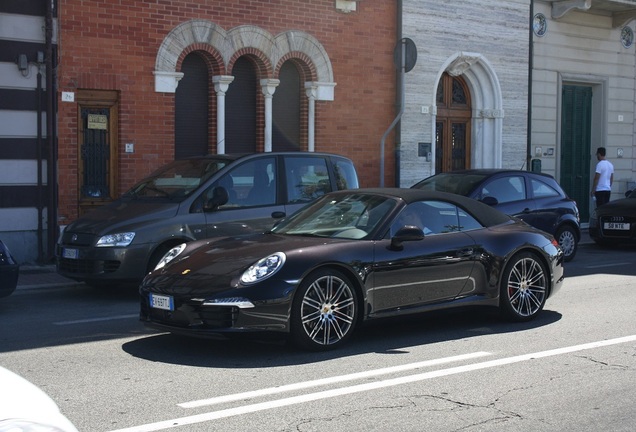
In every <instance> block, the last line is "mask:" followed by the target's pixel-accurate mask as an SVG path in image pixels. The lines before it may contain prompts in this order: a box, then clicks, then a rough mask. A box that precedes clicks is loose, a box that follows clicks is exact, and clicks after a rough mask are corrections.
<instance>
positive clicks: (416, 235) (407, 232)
mask: <svg viewBox="0 0 636 432" xmlns="http://www.w3.org/2000/svg"><path fill="white" fill-rule="evenodd" d="M423 238H424V231H422V229H421V228H419V227H416V226H415V225H405V226H404V227H402V228H400V229H399V230H398V232H396V233H395V235H394V236H393V237H392V238H391V248H392V249H396V250H401V249H402V248H403V246H402V243H404V242H405V241H418V240H422V239H423Z"/></svg>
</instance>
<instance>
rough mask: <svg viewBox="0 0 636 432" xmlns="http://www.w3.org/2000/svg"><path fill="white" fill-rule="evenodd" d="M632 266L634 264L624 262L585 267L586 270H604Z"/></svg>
mask: <svg viewBox="0 0 636 432" xmlns="http://www.w3.org/2000/svg"><path fill="white" fill-rule="evenodd" d="M626 265H632V263H628V262H623V263H612V264H599V265H593V266H585V268H590V269H595V268H603V267H617V266H626Z"/></svg>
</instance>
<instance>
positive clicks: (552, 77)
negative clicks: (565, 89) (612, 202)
mask: <svg viewBox="0 0 636 432" xmlns="http://www.w3.org/2000/svg"><path fill="white" fill-rule="evenodd" d="M539 12H540V13H543V14H544V15H545V16H546V18H547V19H548V27H547V33H546V35H545V36H544V37H541V38H537V37H535V39H534V53H535V56H534V70H533V101H532V126H531V127H532V148H533V156H534V149H535V148H536V147H542V149H544V151H545V149H546V148H550V147H552V148H555V154H554V156H552V157H549V156H542V168H543V171H544V172H548V173H550V174H552V175H554V176H555V177H556V178H557V180H558V179H559V176H560V172H559V171H560V163H561V161H560V153H559V145H560V136H559V133H560V106H559V101H560V99H559V94H560V92H561V84H562V83H564V82H565V83H568V84H581V85H591V86H592V87H593V89H594V90H593V111H594V113H593V120H592V143H591V146H592V148H591V155H590V173H592V172H593V170H594V166H595V164H596V158H595V157H594V154H593V153H594V152H595V150H596V147H599V146H605V147H606V148H607V156H608V159H610V160H611V162H612V163H613V164H614V168H615V175H614V179H615V183H614V186H613V188H612V198H611V199H618V198H622V197H623V195H624V192H625V190H626V189H627V186H628V183H630V182H633V181H634V179H635V178H636V176H635V174H634V172H635V169H636V164H635V159H634V130H635V122H634V115H635V113H634V101H635V91H634V80H635V77H636V68H635V62H636V54H635V48H634V46H633V45H632V46H631V47H629V48H625V47H623V46H622V44H621V42H620V33H621V27H616V28H614V27H612V18H611V16H609V14H603V13H601V12H597V13H595V12H593V11H587V12H583V11H578V10H574V11H571V12H569V13H568V14H566V15H565V16H564V17H562V18H560V19H558V20H554V19H552V18H551V7H550V2H547V1H538V2H535V13H539ZM635 24H636V23H635V22H634V21H632V22H631V23H629V25H630V26H631V27H632V29H633V28H634V27H635ZM599 99H601V100H599ZM619 116H622V121H621V120H620V117H619ZM619 148H621V149H623V152H624V155H623V158H620V159H619V158H618V157H617V151H618V149H619Z"/></svg>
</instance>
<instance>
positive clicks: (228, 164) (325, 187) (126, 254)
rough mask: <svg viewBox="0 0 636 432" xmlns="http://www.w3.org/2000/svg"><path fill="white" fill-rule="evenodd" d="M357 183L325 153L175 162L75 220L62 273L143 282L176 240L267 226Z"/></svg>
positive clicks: (346, 163)
mask: <svg viewBox="0 0 636 432" xmlns="http://www.w3.org/2000/svg"><path fill="white" fill-rule="evenodd" d="M219 186H221V187H223V189H224V191H223V193H222V194H221V195H225V192H227V202H226V200H225V197H224V196H223V198H219V190H220V189H221V188H219ZM355 188H358V177H357V174H356V171H355V168H354V166H353V163H352V162H351V160H349V159H347V158H344V157H342V156H337V155H332V154H326V153H313V152H312V153H305V152H289V153H257V154H250V155H210V156H205V157H197V158H189V159H183V160H177V161H174V162H172V163H169V164H168V165H165V166H164V167H162V168H160V169H158V170H157V171H155V172H154V173H152V174H151V175H150V176H149V177H147V178H145V179H143V180H141V181H140V182H139V183H137V184H136V185H135V186H133V187H132V188H131V189H130V190H129V191H128V192H126V193H125V194H124V195H123V196H122V197H121V198H119V199H117V200H116V201H113V202H112V203H110V204H108V205H105V206H103V207H100V208H98V209H96V210H94V211H92V212H90V213H88V214H86V215H85V216H83V217H81V218H79V219H77V220H76V221H74V222H72V223H71V224H69V225H68V226H67V227H66V228H65V229H64V231H63V233H62V235H61V236H60V239H59V241H58V244H57V247H56V255H57V271H58V273H59V274H61V275H63V276H66V277H69V278H71V279H75V280H79V281H84V282H86V283H88V284H90V285H113V284H114V283H125V282H132V283H138V282H140V281H141V280H142V279H143V277H144V276H145V275H146V274H147V273H148V272H149V271H150V270H152V269H153V268H154V267H155V266H156V264H157V262H158V261H159V260H160V259H161V258H162V257H163V256H164V255H165V253H166V252H167V251H169V250H170V249H171V248H172V247H173V246H175V245H178V244H180V243H183V242H188V241H192V240H196V239H202V238H208V237H218V236H227V235H240V234H245V233H249V232H255V231H266V230H268V229H270V228H271V227H272V225H273V224H274V222H275V221H276V220H277V219H280V218H282V217H285V216H286V215H291V214H292V213H294V212H295V211H296V210H298V209H300V208H301V207H303V206H304V205H306V204H307V203H308V202H311V201H313V200H314V199H315V198H317V197H319V196H322V195H324V194H325V193H327V192H331V191H334V190H342V189H355Z"/></svg>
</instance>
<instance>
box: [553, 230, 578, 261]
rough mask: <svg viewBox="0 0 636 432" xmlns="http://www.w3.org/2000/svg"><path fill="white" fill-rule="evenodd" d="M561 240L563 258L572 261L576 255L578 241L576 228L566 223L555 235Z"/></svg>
mask: <svg viewBox="0 0 636 432" xmlns="http://www.w3.org/2000/svg"><path fill="white" fill-rule="evenodd" d="M555 238H556V240H557V241H558V242H559V246H560V247H561V250H563V260H564V261H571V260H572V258H574V255H576V248H577V241H576V233H575V232H574V229H573V228H572V227H570V226H568V225H564V226H562V227H561V228H559V230H558V231H557V233H556V235H555Z"/></svg>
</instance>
